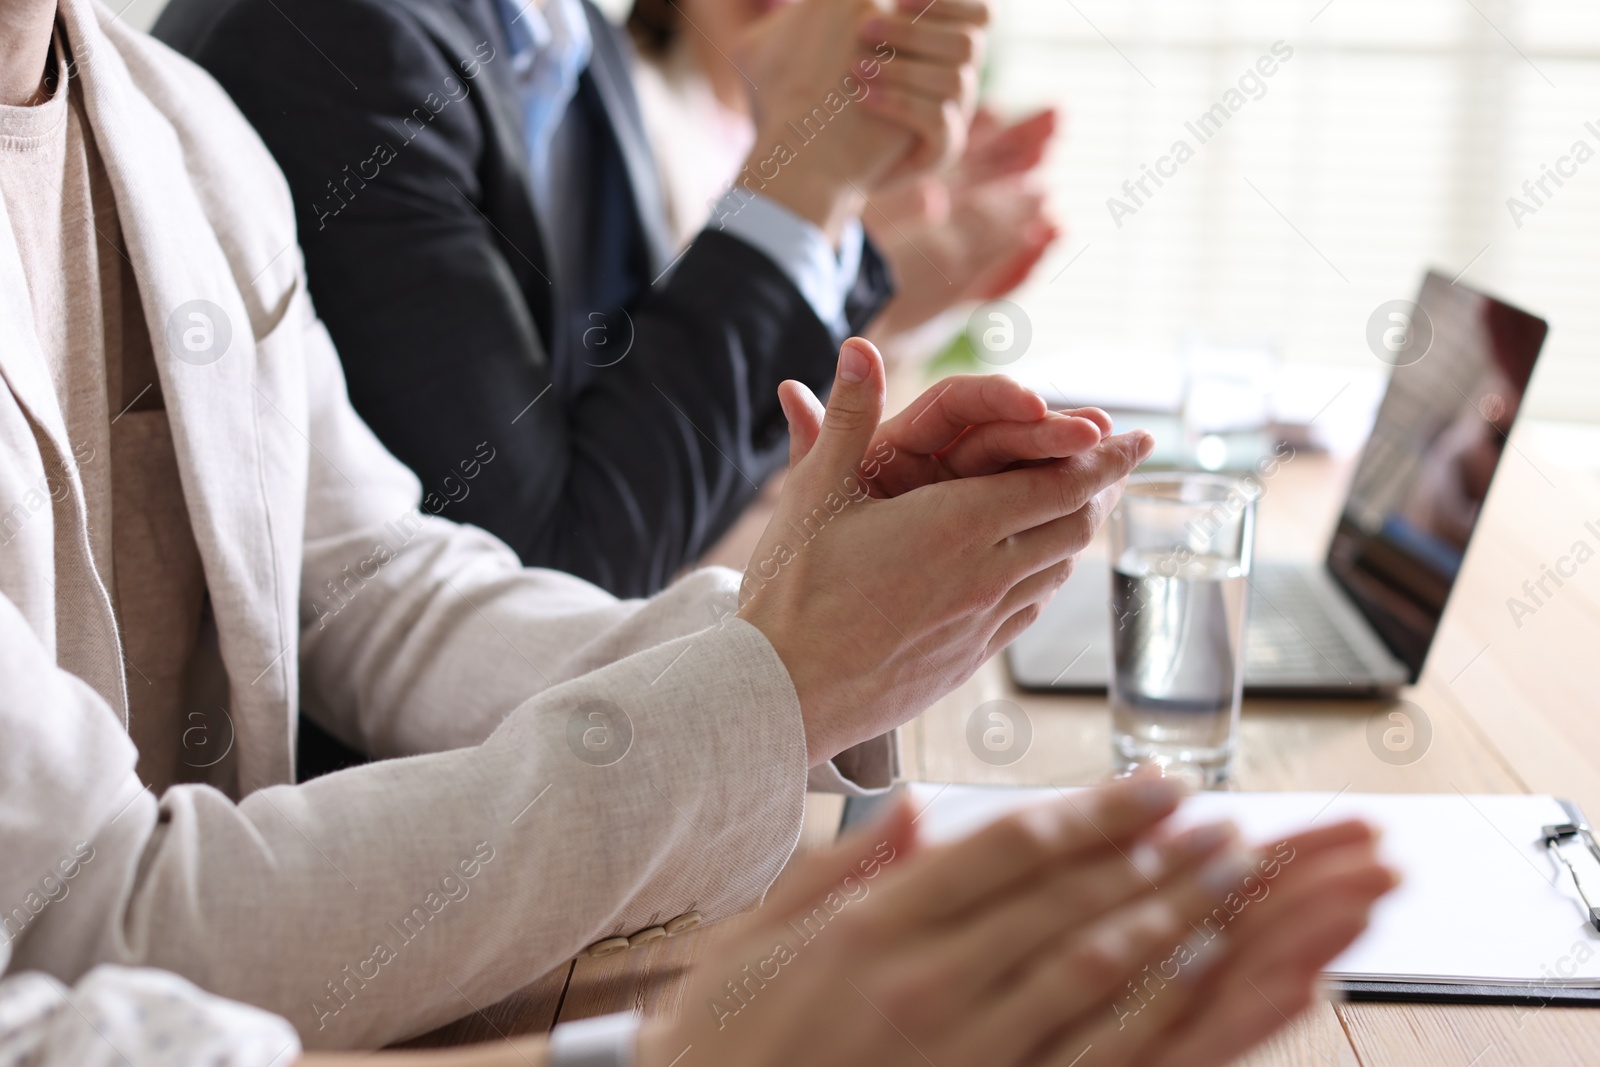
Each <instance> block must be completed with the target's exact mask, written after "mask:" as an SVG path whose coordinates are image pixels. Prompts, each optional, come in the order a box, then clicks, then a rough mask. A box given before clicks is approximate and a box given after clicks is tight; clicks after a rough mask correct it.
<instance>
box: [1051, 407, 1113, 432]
mask: <svg viewBox="0 0 1600 1067" xmlns="http://www.w3.org/2000/svg"><path fill="white" fill-rule="evenodd" d="M1060 411H1061V414H1063V415H1074V416H1076V417H1078V418H1080V419H1088V420H1089V421H1090V422H1092V423H1094V424H1095V425H1096V426H1098V427H1100V436H1102V437H1110V436H1111V416H1110V415H1107V414H1106V413H1105V412H1104V411H1102V410H1101V409H1099V408H1062V409H1060Z"/></svg>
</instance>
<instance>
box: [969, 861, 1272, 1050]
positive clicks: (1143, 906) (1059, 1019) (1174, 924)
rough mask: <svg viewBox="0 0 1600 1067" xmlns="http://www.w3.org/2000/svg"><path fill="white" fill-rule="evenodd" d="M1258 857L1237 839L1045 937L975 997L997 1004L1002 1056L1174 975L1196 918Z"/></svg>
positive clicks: (995, 1025)
mask: <svg viewBox="0 0 1600 1067" xmlns="http://www.w3.org/2000/svg"><path fill="white" fill-rule="evenodd" d="M1253 860H1254V857H1253V856H1252V855H1251V854H1248V853H1245V852H1243V851H1242V850H1240V849H1238V847H1237V845H1236V842H1234V841H1233V840H1231V839H1229V841H1228V846H1227V847H1226V848H1225V850H1224V851H1221V852H1220V853H1214V854H1212V855H1211V857H1210V858H1209V859H1207V860H1206V862H1205V863H1204V864H1203V865H1200V866H1199V867H1198V868H1195V867H1191V868H1189V869H1186V870H1185V871H1183V872H1182V873H1181V874H1180V875H1178V876H1177V877H1176V878H1175V880H1174V885H1173V886H1172V887H1171V888H1169V889H1167V890H1164V891H1162V892H1160V893H1153V894H1142V895H1139V896H1137V897H1134V898H1133V899H1131V900H1129V901H1126V902H1123V903H1122V904H1121V906H1119V907H1116V908H1114V909H1112V910H1110V911H1108V912H1106V913H1105V914H1102V915H1100V916H1097V918H1096V919H1095V921H1093V922H1090V923H1085V924H1083V925H1082V926H1079V927H1078V928H1076V929H1075V930H1073V931H1071V932H1069V933H1068V934H1067V935H1066V936H1064V937H1062V938H1059V939H1057V940H1055V941H1045V940H1043V939H1041V942H1040V943H1041V944H1042V945H1043V951H1040V952H1038V953H1036V954H1035V955H1034V957H1033V958H1032V959H1031V960H1030V961H1029V962H1028V964H1027V965H1026V966H1025V967H1024V968H1023V969H1021V970H1020V971H1019V972H1018V973H1016V974H1014V975H1012V976H1011V980H1010V981H1008V982H1004V983H1002V984H1001V985H1000V986H999V987H997V988H995V989H992V990H990V991H988V992H987V994H982V995H980V996H979V998H978V999H977V1000H976V1001H975V1003H979V1004H982V1003H985V1002H987V1003H988V1004H991V1005H993V1007H992V1008H991V1009H990V1010H991V1011H992V1013H993V1017H992V1019H990V1020H987V1023H988V1028H989V1029H990V1030H991V1032H992V1034H993V1036H992V1037H991V1038H990V1041H991V1043H995V1042H998V1051H999V1052H1000V1056H999V1057H998V1058H999V1059H1000V1060H1002V1061H1004V1060H1005V1059H1007V1058H1011V1056H1012V1054H1015V1055H1021V1054H1023V1053H1026V1052H1028V1051H1030V1050H1032V1049H1034V1048H1036V1047H1038V1046H1039V1045H1040V1044H1041V1043H1043V1042H1045V1041H1046V1040H1047V1039H1048V1038H1049V1037H1050V1036H1051V1035H1052V1034H1053V1033H1054V1032H1056V1031H1057V1030H1059V1029H1060V1028H1061V1027H1062V1026H1068V1027H1071V1025H1072V1024H1073V1023H1074V1022H1077V1021H1080V1020H1081V1019H1083V1018H1084V1017H1086V1016H1087V1017H1088V1018H1090V1019H1093V1018H1097V1017H1098V1015H1099V1012H1100V1011H1103V1009H1104V1007H1105V1006H1106V1004H1107V1002H1108V1001H1111V1000H1114V999H1116V998H1117V997H1119V996H1121V995H1125V990H1126V988H1127V987H1128V986H1129V985H1131V984H1133V983H1135V982H1138V981H1139V980H1140V979H1141V978H1142V977H1143V976H1145V975H1146V974H1148V973H1149V971H1150V970H1151V969H1152V967H1154V968H1155V970H1156V972H1157V973H1158V975H1165V979H1164V980H1171V978H1172V977H1174V976H1175V975H1176V974H1177V973H1178V972H1177V971H1175V970H1174V969H1173V968H1174V967H1175V966H1176V961H1177V960H1178V959H1179V957H1180V953H1182V952H1183V951H1184V946H1185V943H1186V942H1188V941H1189V940H1190V939H1191V938H1193V937H1194V925H1193V924H1195V923H1196V922H1198V921H1200V920H1201V919H1202V918H1203V917H1204V916H1205V914H1206V912H1207V910H1208V909H1209V908H1211V907H1212V906H1214V905H1215V904H1217V903H1218V902H1219V901H1221V900H1222V899H1223V897H1224V896H1225V895H1226V894H1227V892H1228V886H1229V884H1230V881H1231V879H1230V877H1229V876H1230V875H1231V874H1232V872H1235V871H1238V870H1240V869H1241V868H1243V869H1248V867H1249V865H1250V864H1251V863H1252V862H1253ZM979 1010H982V1009H979Z"/></svg>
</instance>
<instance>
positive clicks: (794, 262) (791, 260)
mask: <svg viewBox="0 0 1600 1067" xmlns="http://www.w3.org/2000/svg"><path fill="white" fill-rule="evenodd" d="M710 225H711V226H712V227H715V228H716V229H719V230H721V231H722V232H723V233H728V234H732V235H733V236H734V237H737V238H739V239H740V240H741V241H744V242H745V243H746V244H748V245H750V246H752V247H753V248H755V249H756V250H757V251H759V252H761V253H763V254H765V255H766V257H767V258H768V259H770V260H772V261H773V262H774V263H776V264H777V265H778V269H780V270H782V271H783V273H784V274H785V275H787V276H788V278H789V280H790V281H792V282H793V283H794V286H795V288H796V289H799V290H800V295H801V296H803V297H805V298H806V303H808V304H810V305H811V309H812V310H813V311H815V312H816V313H817V318H819V319H821V320H822V322H823V324H824V325H826V326H827V327H828V328H829V329H830V330H832V331H833V332H834V333H836V334H837V335H839V336H841V337H842V336H844V335H845V334H847V333H849V332H850V325H849V323H848V322H847V321H846V319H845V316H844V304H845V299H846V298H847V297H848V296H849V295H850V290H851V289H853V288H854V287H855V284H856V275H857V274H858V273H860V270H861V250H862V244H863V242H864V240H865V238H864V237H863V234H862V229H861V220H860V219H851V220H850V221H849V222H848V223H846V224H845V228H844V233H843V234H841V235H840V238H839V249H838V251H837V252H835V251H834V249H833V248H832V247H831V246H830V245H829V244H828V238H827V235H826V234H824V233H823V232H822V229H821V228H820V227H818V226H817V225H816V224H814V223H812V222H808V221H807V220H805V219H803V218H801V217H800V216H799V215H796V214H795V213H794V212H792V211H790V210H789V209H788V208H786V207H784V206H782V205H781V204H779V203H777V202H776V201H773V200H769V199H767V198H766V197H764V196H762V195H761V194H760V193H752V192H750V191H749V190H747V189H740V188H739V187H738V186H735V187H734V188H732V189H730V190H728V192H727V193H725V194H724V195H723V197H722V199H721V200H720V201H718V202H717V205H716V207H715V209H714V210H713V211H712V216H711V223H710Z"/></svg>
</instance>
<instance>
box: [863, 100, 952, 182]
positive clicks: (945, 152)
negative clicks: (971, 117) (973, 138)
mask: <svg viewBox="0 0 1600 1067" xmlns="http://www.w3.org/2000/svg"><path fill="white" fill-rule="evenodd" d="M861 106H862V107H863V108H865V109H866V110H868V111H870V112H872V113H873V114H874V115H877V116H878V117H880V118H883V119H886V120H887V121H889V122H892V123H894V124H895V125H897V126H902V127H904V128H905V129H907V130H909V131H910V132H911V134H912V135H913V136H914V137H915V138H916V147H915V148H913V149H912V152H911V155H910V157H909V159H908V162H907V163H906V164H905V166H906V167H909V168H911V169H916V168H918V167H925V166H929V165H932V164H935V163H939V162H941V161H945V162H947V161H948V160H947V157H949V156H952V155H954V154H955V153H957V152H959V151H960V149H961V143H962V141H961V139H962V137H963V136H964V131H963V129H962V125H961V109H960V108H959V107H958V106H957V104H956V102H955V101H954V100H940V99H935V98H933V97H927V96H922V95H920V94H918V93H911V92H907V91H906V90H904V89H901V88H899V87H898V86H893V85H889V86H884V87H883V88H880V89H878V90H877V91H876V92H873V93H869V94H868V95H867V96H865V97H864V98H862V101H861Z"/></svg>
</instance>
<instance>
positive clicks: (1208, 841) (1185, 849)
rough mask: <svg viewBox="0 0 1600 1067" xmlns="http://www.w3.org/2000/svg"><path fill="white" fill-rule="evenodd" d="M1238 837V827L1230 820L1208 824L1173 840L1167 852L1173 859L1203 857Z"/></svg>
mask: <svg viewBox="0 0 1600 1067" xmlns="http://www.w3.org/2000/svg"><path fill="white" fill-rule="evenodd" d="M1238 836H1239V827H1238V825H1237V824H1235V823H1234V822H1233V820H1231V819H1224V820H1222V821H1221V822H1209V823H1204V824H1202V825H1200V826H1196V827H1195V828H1194V829H1192V830H1189V831H1187V832H1186V833H1183V834H1180V835H1178V836H1177V837H1175V838H1173V839H1172V841H1171V842H1170V843H1169V844H1168V851H1169V852H1170V853H1172V855H1173V858H1174V859H1177V858H1181V857H1185V856H1205V855H1209V854H1210V853H1212V852H1215V851H1216V850H1217V849H1219V848H1221V847H1222V846H1223V845H1226V844H1227V843H1228V842H1230V841H1232V840H1234V839H1235V838H1237V837H1238Z"/></svg>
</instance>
